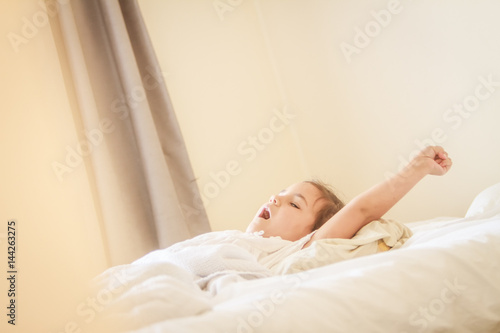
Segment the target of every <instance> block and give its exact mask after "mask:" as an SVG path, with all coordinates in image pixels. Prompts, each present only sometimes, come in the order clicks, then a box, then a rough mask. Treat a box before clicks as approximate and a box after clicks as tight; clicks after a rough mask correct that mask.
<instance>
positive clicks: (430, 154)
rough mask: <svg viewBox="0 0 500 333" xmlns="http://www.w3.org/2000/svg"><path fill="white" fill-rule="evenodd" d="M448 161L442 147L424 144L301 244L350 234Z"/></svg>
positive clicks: (445, 168) (437, 172)
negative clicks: (419, 150) (407, 159)
mask: <svg viewBox="0 0 500 333" xmlns="http://www.w3.org/2000/svg"><path fill="white" fill-rule="evenodd" d="M451 165H452V162H451V159H450V158H449V157H448V154H447V153H446V152H445V151H444V149H443V148H441V147H427V148H425V149H424V150H422V151H421V152H420V154H419V155H418V156H416V157H415V158H414V159H413V160H412V161H411V162H410V163H409V164H408V165H407V166H406V167H405V168H404V169H403V170H401V171H400V172H398V173H397V174H396V175H394V176H392V177H391V178H389V179H387V180H385V181H384V182H382V183H380V184H378V185H375V186H373V187H372V188H370V189H369V190H367V191H365V192H363V193H361V194H360V195H358V196H357V197H355V198H354V199H353V200H352V201H350V202H349V203H348V204H347V205H346V206H345V207H344V208H342V209H341V210H340V211H339V212H338V213H337V214H335V215H334V216H333V217H332V218H331V219H330V220H328V221H327V222H326V223H325V224H324V225H323V226H322V227H321V228H319V229H318V231H317V232H316V233H315V234H314V235H313V237H312V238H311V240H310V241H309V242H308V243H307V244H306V245H305V246H304V247H307V246H309V245H310V244H311V243H312V242H313V241H314V240H318V239H322V238H351V237H352V236H354V235H355V234H356V232H358V230H359V229H361V228H362V227H363V226H365V225H366V224H368V223H370V222H371V221H374V220H378V219H380V218H381V217H382V216H383V215H384V214H385V213H386V212H387V211H388V210H389V209H391V208H392V207H393V206H394V205H395V204H396V203H397V202H398V201H399V200H401V199H402V198H403V197H404V196H405V195H406V194H407V193H408V192H409V191H410V190H411V189H412V188H413V187H414V186H415V185H416V184H417V183H418V182H419V181H420V180H422V179H423V178H424V177H425V176H426V175H429V174H430V175H444V174H446V173H447V172H448V170H449V169H450V168H451Z"/></svg>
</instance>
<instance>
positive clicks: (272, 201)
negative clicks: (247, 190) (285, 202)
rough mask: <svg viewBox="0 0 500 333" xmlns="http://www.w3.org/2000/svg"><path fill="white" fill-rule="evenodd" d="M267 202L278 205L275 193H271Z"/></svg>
mask: <svg viewBox="0 0 500 333" xmlns="http://www.w3.org/2000/svg"><path fill="white" fill-rule="evenodd" d="M269 202H270V203H271V204H273V205H276V206H279V200H278V198H277V197H276V196H275V195H273V196H272V197H271V198H270V199H269Z"/></svg>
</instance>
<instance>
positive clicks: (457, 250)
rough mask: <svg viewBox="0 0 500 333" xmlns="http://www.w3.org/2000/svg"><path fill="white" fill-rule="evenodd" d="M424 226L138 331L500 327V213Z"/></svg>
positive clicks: (251, 284) (246, 286)
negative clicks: (374, 250)
mask: <svg viewBox="0 0 500 333" xmlns="http://www.w3.org/2000/svg"><path fill="white" fill-rule="evenodd" d="M490 213H491V212H489V216H488V217H487V218H482V217H481V216H475V217H473V218H463V219H450V218H444V219H434V220H431V221H425V222H423V223H416V224H414V225H413V226H412V227H413V229H414V232H415V235H414V238H412V239H411V241H408V242H407V244H406V245H405V246H403V248H401V249H399V250H396V251H389V252H386V253H380V254H376V255H370V256H366V257H362V258H357V259H352V260H348V261H344V262H340V263H337V264H334V265H329V266H326V267H322V268H318V269H313V270H311V271H307V272H303V273H298V274H292V275H285V276H278V277H272V278H267V279H261V280H254V281H246V282H242V283H238V284H235V285H233V286H232V287H231V288H227V289H225V290H223V291H222V292H221V293H219V294H218V295H217V297H216V298H215V299H214V307H213V309H212V310H211V311H208V312H205V313H204V314H201V315H199V316H195V317H186V318H180V319H174V320H169V321H165V322H162V323H158V324H155V325H152V326H149V327H147V328H144V329H141V330H138V331H137V332H141V333H142V332H179V331H182V332H201V331H203V332H400V333H403V332H500V210H498V211H497V213H496V214H493V216H491V214H490Z"/></svg>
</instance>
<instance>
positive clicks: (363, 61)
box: [139, 0, 500, 230]
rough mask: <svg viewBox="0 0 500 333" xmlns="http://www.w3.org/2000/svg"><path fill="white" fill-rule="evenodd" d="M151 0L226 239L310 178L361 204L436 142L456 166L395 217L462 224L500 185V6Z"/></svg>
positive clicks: (153, 22) (181, 112) (145, 5)
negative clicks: (361, 197)
mask: <svg viewBox="0 0 500 333" xmlns="http://www.w3.org/2000/svg"><path fill="white" fill-rule="evenodd" d="M139 2H140V5H141V7H142V10H143V14H144V17H145V19H146V21H147V25H148V28H149V30H150V34H151V37H152V39H153V42H154V44H155V46H156V49H157V54H158V57H159V60H160V62H161V64H162V66H163V69H164V71H165V72H166V73H167V76H166V81H167V84H168V89H169V91H170V93H171V96H172V99H173V102H174V106H175V108H176V112H177V115H178V118H179V121H180V123H181V127H182V130H183V133H184V136H185V139H186V141H187V145H188V149H189V152H190V156H191V159H192V163H193V166H194V169H195V173H196V175H197V177H198V183H199V186H200V189H201V191H202V194H203V197H204V199H205V204H206V205H207V208H208V213H209V217H210V220H211V224H212V227H213V228H214V230H221V229H228V228H230V229H244V228H245V227H246V225H247V223H248V222H249V220H250V219H251V218H252V217H253V214H254V213H255V211H256V210H257V208H258V207H259V206H260V204H261V203H262V202H263V201H265V200H267V199H268V198H269V196H270V195H271V194H273V193H275V192H277V191H280V190H281V189H282V188H283V187H285V186H287V185H288V184H289V183H292V182H296V181H299V180H302V179H304V178H309V177H320V178H323V179H324V180H326V181H328V182H330V183H332V184H333V185H334V186H335V187H336V188H337V190H338V191H339V192H340V193H341V195H342V196H343V198H344V199H346V200H349V199H351V198H352V197H353V196H355V195H356V194H358V193H360V192H361V191H363V190H365V189H366V188H368V187H369V186H371V185H373V184H375V183H377V182H379V181H381V180H383V179H384V178H385V177H386V175H387V174H389V173H394V172H396V171H397V170H398V168H399V166H400V164H401V163H402V162H401V161H403V160H407V159H408V158H409V156H411V155H412V153H414V152H415V151H416V150H418V149H419V145H420V144H421V143H422V142H423V143H424V144H425V143H430V142H431V141H432V142H434V143H437V144H441V145H443V146H445V147H446V148H447V149H448V150H449V152H450V155H451V156H452V157H453V158H454V162H455V165H454V167H453V170H452V171H451V172H450V173H449V174H448V175H447V176H446V177H443V178H428V179H425V180H424V181H423V182H422V183H421V184H419V185H418V186H417V188H415V189H414V190H413V191H412V192H411V193H410V194H409V195H408V196H407V197H405V199H404V200H403V201H402V202H400V203H399V204H398V205H396V207H394V209H393V210H392V211H391V212H390V214H389V216H390V217H393V218H396V219H398V220H401V221H412V220H419V219H426V218H432V217H436V216H449V215H452V216H461V215H463V214H464V213H465V211H466V209H467V206H468V205H469V203H470V201H471V200H472V198H473V197H474V195H475V194H476V193H477V192H478V191H480V190H481V189H483V188H484V187H486V186H488V185H490V184H493V183H496V182H499V181H500V173H499V171H498V170H500V154H499V153H498V148H497V143H499V142H500V132H499V131H498V130H497V127H498V125H499V123H500V113H499V105H500V85H498V84H495V83H496V82H500V65H499V62H498V59H500V36H499V34H500V33H499V31H500V23H499V21H498V19H497V13H498V12H499V10H500V3H498V1H493V0H490V1H480V2H472V1H457V0H447V1H439V2H436V1H431V0H425V1H410V0H401V1H379V0H377V1H347V0H345V1H340V0H338V1H319V0H315V1H309V0H308V1H305V0H286V1H285V0H266V1H259V0H220V1H206V0H203V1H202V0H198V1H196V0H190V1H181V0H177V1H175V0H169V1H164V0H140V1H139ZM365 29H368V34H369V35H371V37H370V36H366V33H360V31H363V30H365ZM343 50H344V51H343ZM481 78H482V79H481ZM488 78H490V80H491V81H493V82H494V84H493V85H490V86H488V87H484V86H482V81H484V80H488ZM478 86H479V88H478ZM476 95H477V97H476ZM464 103H465V104H466V106H465V107H464V106H463V104H464ZM456 104H457V105H458V106H456V107H455V106H454V105H456ZM460 105H462V106H460ZM460 108H462V109H460ZM284 109H286V110H288V111H287V112H288V113H289V114H293V115H294V117H293V119H289V120H287V121H285V122H280V121H279V120H274V118H275V117H276V114H275V113H274V112H275V111H273V110H280V111H281V112H283V110H284ZM467 110H470V111H467ZM276 119H278V118H276ZM255 138H256V139H255ZM215 179H217V181H218V183H217V181H216V180H215Z"/></svg>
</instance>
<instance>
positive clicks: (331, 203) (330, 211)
mask: <svg viewBox="0 0 500 333" xmlns="http://www.w3.org/2000/svg"><path fill="white" fill-rule="evenodd" d="M304 183H308V184H311V185H313V186H314V187H316V188H317V189H318V190H319V191H320V192H321V198H322V199H325V200H326V203H325V204H323V207H321V209H320V210H319V211H318V213H317V214H316V220H315V221H314V226H313V229H312V231H314V230H318V229H319V228H321V226H323V224H325V223H326V221H328V220H329V219H330V218H331V217H332V216H333V215H335V214H337V212H338V211H339V210H341V209H342V207H344V203H343V202H342V200H340V199H339V198H338V197H337V195H335V193H334V191H333V189H332V188H331V186H330V185H328V184H326V183H324V182H323V181H321V180H318V179H313V180H306V181H304Z"/></svg>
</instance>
